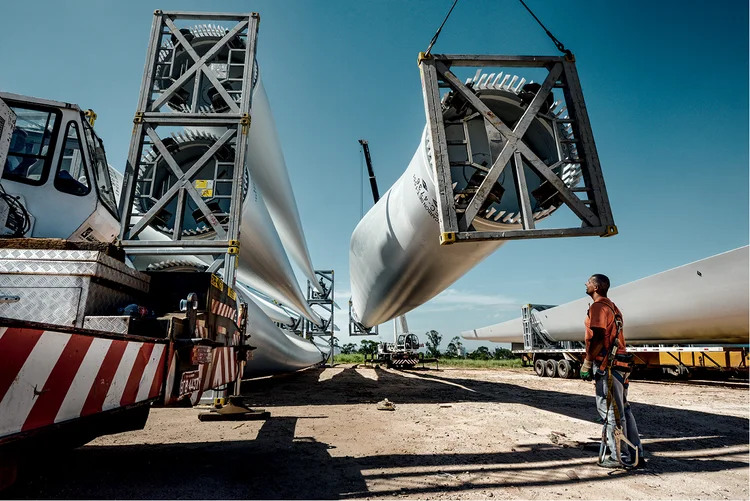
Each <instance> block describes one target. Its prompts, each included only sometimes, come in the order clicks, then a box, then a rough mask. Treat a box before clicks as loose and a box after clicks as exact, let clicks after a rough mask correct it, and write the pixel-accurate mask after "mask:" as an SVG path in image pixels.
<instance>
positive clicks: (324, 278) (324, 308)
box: [304, 270, 336, 366]
mask: <svg viewBox="0 0 750 501" xmlns="http://www.w3.org/2000/svg"><path fill="white" fill-rule="evenodd" d="M315 278H317V279H318V285H319V286H320V289H321V290H322V292H319V291H318V289H317V288H316V287H315V286H314V285H313V284H312V283H310V281H309V280H308V281H307V303H308V304H309V305H310V307H311V308H313V309H314V310H315V311H316V313H318V315H320V318H321V319H322V320H323V325H321V326H318V325H315V324H314V323H312V322H310V321H309V320H305V321H304V325H305V328H304V335H305V337H306V338H307V339H310V340H313V338H314V337H327V338H329V340H328V345H329V348H330V351H329V352H328V359H327V360H326V364H327V365H329V366H333V350H334V347H335V345H336V337H335V333H334V327H335V325H334V323H333V317H334V315H333V308H334V300H333V288H334V279H333V270H315ZM316 306H317V309H315V307H316Z"/></svg>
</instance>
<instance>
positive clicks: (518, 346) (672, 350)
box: [511, 304, 750, 379]
mask: <svg viewBox="0 0 750 501" xmlns="http://www.w3.org/2000/svg"><path fill="white" fill-rule="evenodd" d="M553 307H554V306H550V305H539V304H526V305H524V306H522V308H521V313H522V315H521V325H522V328H523V343H511V350H512V351H513V353H515V354H516V355H519V356H520V357H521V361H522V364H523V365H524V366H533V367H534V372H535V373H536V375H537V376H540V377H559V378H563V379H567V378H573V377H576V376H577V375H578V373H579V371H580V367H581V364H582V362H583V355H584V352H585V350H584V345H583V343H582V342H579V341H554V340H552V339H551V337H550V336H549V335H547V333H546V332H545V329H544V327H543V325H542V322H541V321H540V319H539V317H538V315H537V314H538V313H539V312H542V311H544V310H547V309H550V308H553ZM627 352H628V353H632V354H633V360H634V364H635V366H634V374H638V373H641V374H644V373H647V371H648V372H651V373H653V372H656V373H662V374H667V375H670V376H681V377H691V376H693V375H696V374H697V373H705V372H706V371H711V372H714V373H716V372H719V373H723V374H729V375H743V376H744V377H747V375H748V367H749V365H748V362H750V354H749V352H748V346H747V345H744V346H743V345H676V344H673V345H642V346H633V345H628V346H627Z"/></svg>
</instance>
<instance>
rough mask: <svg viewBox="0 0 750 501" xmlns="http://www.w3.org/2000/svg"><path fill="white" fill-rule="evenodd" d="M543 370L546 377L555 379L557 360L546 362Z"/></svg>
mask: <svg viewBox="0 0 750 501" xmlns="http://www.w3.org/2000/svg"><path fill="white" fill-rule="evenodd" d="M545 369H546V371H545V372H546V374H547V377H557V360H547V363H546V364H545Z"/></svg>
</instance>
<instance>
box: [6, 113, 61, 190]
mask: <svg viewBox="0 0 750 501" xmlns="http://www.w3.org/2000/svg"><path fill="white" fill-rule="evenodd" d="M9 104H10V103H9ZM11 109H12V110H13V112H15V114H16V128H15V129H14V130H13V136H12V137H11V140H10V150H9V151H8V158H7V160H6V161H5V169H4V170H3V178H5V179H8V180H11V181H18V182H20V183H27V184H36V185H40V184H44V182H45V181H46V180H47V175H48V173H49V168H50V162H51V161H52V154H53V153H54V151H53V150H54V146H55V145H54V137H55V132H56V128H57V126H58V122H59V116H60V112H59V111H57V110H52V111H48V110H47V109H44V108H26V107H20V106H13V105H12V104H11Z"/></svg>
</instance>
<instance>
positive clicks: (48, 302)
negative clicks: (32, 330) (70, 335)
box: [0, 285, 82, 327]
mask: <svg viewBox="0 0 750 501" xmlns="http://www.w3.org/2000/svg"><path fill="white" fill-rule="evenodd" d="M81 290H82V289H81V288H80V287H44V288H34V287H17V286H16V287H12V288H8V287H6V286H1V285H0V292H1V293H3V294H14V295H17V296H20V298H21V300H20V301H19V302H17V303H6V304H0V316H2V317H6V318H14V319H17V320H29V321H34V322H45V323H50V324H56V325H65V326H68V327H71V326H75V325H77V324H78V323H79V322H76V320H77V316H78V309H79V308H78V307H79V304H80V299H81Z"/></svg>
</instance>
